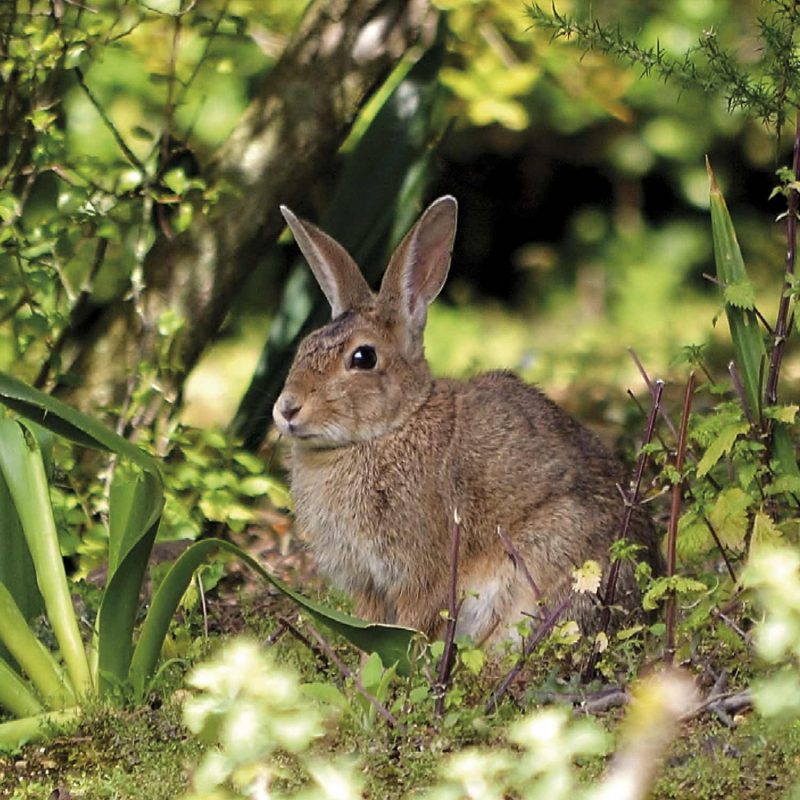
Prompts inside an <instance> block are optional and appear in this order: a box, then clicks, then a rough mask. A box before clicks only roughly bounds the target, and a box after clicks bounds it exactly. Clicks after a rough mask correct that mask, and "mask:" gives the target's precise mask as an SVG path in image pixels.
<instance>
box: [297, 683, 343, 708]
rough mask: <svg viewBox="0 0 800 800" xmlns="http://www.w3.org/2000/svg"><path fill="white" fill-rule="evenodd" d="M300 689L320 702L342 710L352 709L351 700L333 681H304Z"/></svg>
mask: <svg viewBox="0 0 800 800" xmlns="http://www.w3.org/2000/svg"><path fill="white" fill-rule="evenodd" d="M300 690H301V691H302V693H303V694H304V695H305V696H306V697H311V698H313V699H314V700H317V701H319V702H320V703H325V704H326V705H329V706H333V707H334V708H338V709H339V710H340V711H349V710H350V701H349V700H348V699H347V698H346V697H345V696H344V694H342V692H341V691H339V689H338V688H337V687H336V686H335V685H334V684H332V683H328V682H323V681H315V682H313V683H304V684H302V685H301V686H300Z"/></svg>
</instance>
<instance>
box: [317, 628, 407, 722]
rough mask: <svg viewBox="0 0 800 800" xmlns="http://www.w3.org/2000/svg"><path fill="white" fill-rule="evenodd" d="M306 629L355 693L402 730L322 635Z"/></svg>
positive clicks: (392, 715) (393, 717)
mask: <svg viewBox="0 0 800 800" xmlns="http://www.w3.org/2000/svg"><path fill="white" fill-rule="evenodd" d="M306 629H307V630H308V632H309V633H310V634H311V635H312V636H313V637H314V639H315V640H316V641H317V644H318V645H319V646H320V647H321V648H322V650H323V651H324V652H325V655H327V656H328V658H329V659H330V660H331V661H332V662H333V663H334V664H336V666H337V667H338V668H339V671H340V672H341V673H342V675H343V676H344V677H345V679H348V678H350V679H352V681H353V686H355V688H356V691H357V692H358V693H359V694H360V695H361V696H362V697H363V698H364V699H365V700H366V701H367V702H368V703H369V704H370V705H371V706H372V707H373V708H374V709H375V710H376V711H377V712H378V713H379V714H380V715H381V717H383V719H385V720H386V722H388V723H389V725H391V726H392V727H393V728H397V729H398V730H402V729H403V726H402V725H400V723H399V722H398V721H397V718H396V717H395V716H394V714H392V712H391V711H389V709H388V708H386V706H384V705H383V703H381V702H380V700H378V698H377V697H375V695H373V694H371V693H370V692H368V691H367V690H366V689H365V688H364V684H362V683H361V678H359V677H358V675H355V674H353V673H352V672H351V671H350V669H348V667H347V665H346V664H345V663H344V661H342V659H341V658H339V656H337V655H336V651H335V650H334V649H333V648H332V647H331V646H330V645H329V644H328V643H327V642H326V641H325V639H324V638H323V636H322V634H321V633H320V632H319V631H318V630H317V629H316V628H315V627H314V626H313V625H312V624H311V623H310V622H306Z"/></svg>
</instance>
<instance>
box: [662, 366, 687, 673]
mask: <svg viewBox="0 0 800 800" xmlns="http://www.w3.org/2000/svg"><path fill="white" fill-rule="evenodd" d="M693 393H694V372H690V373H689V380H688V381H687V382H686V391H685V393H684V395H683V413H682V414H681V427H680V431H679V432H678V452H677V454H676V456H675V469H676V470H677V471H678V480H677V481H676V482H675V484H674V485H673V487H672V508H671V510H670V515H669V527H668V528H667V577H668V578H671V577H672V576H673V575H675V553H676V544H677V541H678V517H679V515H680V511H681V496H682V495H683V476H682V474H681V473H682V472H683V464H684V461H685V459H686V438H687V431H688V429H689V412H690V411H691V408H692V395H693ZM666 618H667V634H666V636H667V644H666V648H665V651H664V661H666V662H667V663H668V664H671V663H672V661H673V659H674V657H675V592H670V594H669V597H668V598H667V609H666Z"/></svg>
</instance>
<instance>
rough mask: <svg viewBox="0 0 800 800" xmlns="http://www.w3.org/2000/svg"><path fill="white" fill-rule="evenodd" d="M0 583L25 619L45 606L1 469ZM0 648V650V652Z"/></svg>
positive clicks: (31, 616) (30, 617) (39, 611)
mask: <svg viewBox="0 0 800 800" xmlns="http://www.w3.org/2000/svg"><path fill="white" fill-rule="evenodd" d="M0 554H2V556H1V557H0V583H1V584H3V585H5V586H6V587H7V588H8V591H9V592H10V593H11V596H12V597H13V598H14V602H15V603H16V604H17V606H18V608H19V610H20V611H21V612H22V615H23V617H25V619H26V620H30V619H33V617H35V616H36V615H37V614H40V613H41V612H42V611H43V610H44V605H43V603H42V595H41V593H40V592H39V587H38V585H37V583H36V572H35V571H34V569H33V561H32V560H31V554H30V551H29V550H28V545H27V543H26V541H25V534H24V532H23V530H22V524H21V523H20V521H19V515H18V514H17V509H16V508H15V507H14V501H13V500H12V499H11V495H10V494H9V491H8V486H7V484H6V480H5V478H4V477H3V474H2V472H0ZM1 652H2V651H0V653H1Z"/></svg>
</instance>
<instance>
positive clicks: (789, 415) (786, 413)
mask: <svg viewBox="0 0 800 800" xmlns="http://www.w3.org/2000/svg"><path fill="white" fill-rule="evenodd" d="M798 411H800V406H798V405H797V404H796V403H794V404H791V405H783V406H770V407H769V408H765V409H764V416H765V417H767V418H768V419H774V420H775V421H776V422H783V423H785V424H786V425H793V424H794V421H795V419H796V418H797V412H798Z"/></svg>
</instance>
